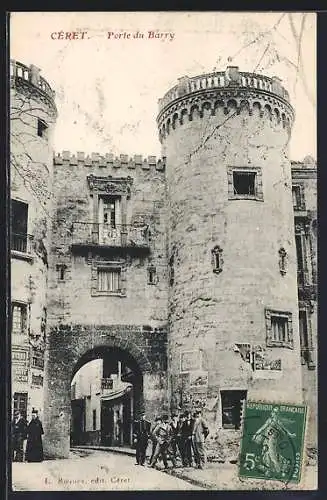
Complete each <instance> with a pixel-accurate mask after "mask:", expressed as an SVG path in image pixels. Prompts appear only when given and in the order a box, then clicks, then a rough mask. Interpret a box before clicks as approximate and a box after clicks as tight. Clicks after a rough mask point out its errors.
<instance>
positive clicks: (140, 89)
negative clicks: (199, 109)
mask: <svg viewBox="0 0 327 500" xmlns="http://www.w3.org/2000/svg"><path fill="white" fill-rule="evenodd" d="M59 32H63V34H60V35H59ZM66 32H69V33H71V32H78V33H80V34H79V35H78V37H79V38H78V39H71V40H69V39H65V38H64V39H61V37H66ZM82 32H85V33H84V35H82ZM108 32H110V33H112V34H111V35H110V38H109V36H108ZM151 32H154V33H156V34H160V35H162V36H161V38H157V37H153V36H151V34H150V33H151ZM136 33H139V35H140V34H143V35H144V37H143V38H142V37H141V36H138V37H137V38H136V37H135V35H136ZM128 35H129V37H128ZM75 36H77V35H75ZM82 36H83V39H82ZM58 38H59V39H58ZM10 57H11V58H13V59H15V60H17V61H19V62H22V63H24V64H26V65H30V64H34V65H36V66H38V67H39V68H40V69H41V74H42V76H43V77H44V78H45V79H46V80H47V81H48V82H49V84H50V85H51V86H52V88H53V89H54V90H55V92H56V104H57V108H58V119H57V125H56V129H55V134H54V149H55V151H56V152H61V151H63V150H68V151H71V152H72V153H76V152H77V151H84V152H86V153H91V152H98V153H101V154H105V153H114V154H117V155H119V154H128V155H134V154H142V155H144V156H148V155H157V156H160V154H161V146H160V142H159V139H158V131H157V125H156V116H157V114H158V99H159V98H160V97H163V95H164V94H165V93H166V92H167V91H168V90H169V89H170V88H171V87H173V86H174V85H175V84H176V83H177V79H178V78H179V77H181V76H184V75H188V76H195V75H199V74H202V73H209V72H213V71H224V70H225V69H226V66H227V65H233V66H239V68H240V70H241V71H250V72H256V73H261V74H265V75H267V76H275V75H276V76H278V77H279V78H281V79H282V84H283V85H284V86H285V87H286V89H287V90H288V91H289V93H290V98H291V103H292V105H293V107H294V108H295V112H296V118H295V123H294V126H293V133H292V139H291V141H290V157H291V159H292V160H299V161H300V160H302V159H303V158H304V157H305V156H307V155H310V156H313V157H314V158H316V15H315V13H301V12H299V13H287V12H273V13H271V12H265V13H262V12H261V13H253V12H251V13H250V12H244V13H239V12H237V13H235V12H233V13H226V12H217V11H215V12H138V13H136V12H134V13H133V12H130V13H127V12H124V13H121V12H77V13H74V12H39V13H38V12H13V13H11V21H10Z"/></svg>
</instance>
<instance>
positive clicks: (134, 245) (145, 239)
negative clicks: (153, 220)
mask: <svg viewBox="0 0 327 500" xmlns="http://www.w3.org/2000/svg"><path fill="white" fill-rule="evenodd" d="M149 243H150V230H149V226H147V225H143V226H132V225H129V224H123V225H116V227H112V226H110V225H109V224H101V223H92V222H73V225H72V249H75V250H77V249H82V248H85V249H92V248H96V249H97V250H101V249H103V250H106V249H107V250H109V249H120V250H126V251H129V252H131V253H134V252H135V253H140V252H146V253H148V252H149V250H150V248H149Z"/></svg>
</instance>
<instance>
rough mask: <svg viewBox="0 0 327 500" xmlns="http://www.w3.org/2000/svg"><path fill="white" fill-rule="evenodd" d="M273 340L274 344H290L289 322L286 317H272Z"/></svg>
mask: <svg viewBox="0 0 327 500" xmlns="http://www.w3.org/2000/svg"><path fill="white" fill-rule="evenodd" d="M271 328H272V340H273V341H274V342H288V341H289V333H288V320H287V317H284V316H272V317H271Z"/></svg>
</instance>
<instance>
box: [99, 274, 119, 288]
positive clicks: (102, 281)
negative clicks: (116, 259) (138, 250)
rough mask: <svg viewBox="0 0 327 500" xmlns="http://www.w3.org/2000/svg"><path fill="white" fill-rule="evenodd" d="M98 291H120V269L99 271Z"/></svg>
mask: <svg viewBox="0 0 327 500" xmlns="http://www.w3.org/2000/svg"><path fill="white" fill-rule="evenodd" d="M98 291H99V292H119V291H120V269H98Z"/></svg>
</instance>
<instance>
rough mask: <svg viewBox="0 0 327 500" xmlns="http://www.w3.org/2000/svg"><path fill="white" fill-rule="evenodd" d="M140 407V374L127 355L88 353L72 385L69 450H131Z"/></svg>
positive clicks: (120, 352)
mask: <svg viewBox="0 0 327 500" xmlns="http://www.w3.org/2000/svg"><path fill="white" fill-rule="evenodd" d="M142 405H143V377H142V373H141V371H140V368H139V366H138V364H137V362H136V361H135V360H134V359H133V358H132V357H131V356H130V355H129V354H128V353H127V352H126V351H123V350H121V349H119V348H111V347H102V348H100V347H99V348H96V349H93V350H92V351H89V352H87V353H86V354H85V355H84V356H83V357H82V358H81V359H80V360H79V361H78V363H77V365H76V367H75V370H74V374H73V378H72V381H71V424H70V444H71V446H76V445H88V444H89V445H94V444H97V445H103V446H132V443H133V436H132V426H133V420H134V419H135V417H136V415H137V413H138V411H139V409H140V408H141V407H142Z"/></svg>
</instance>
